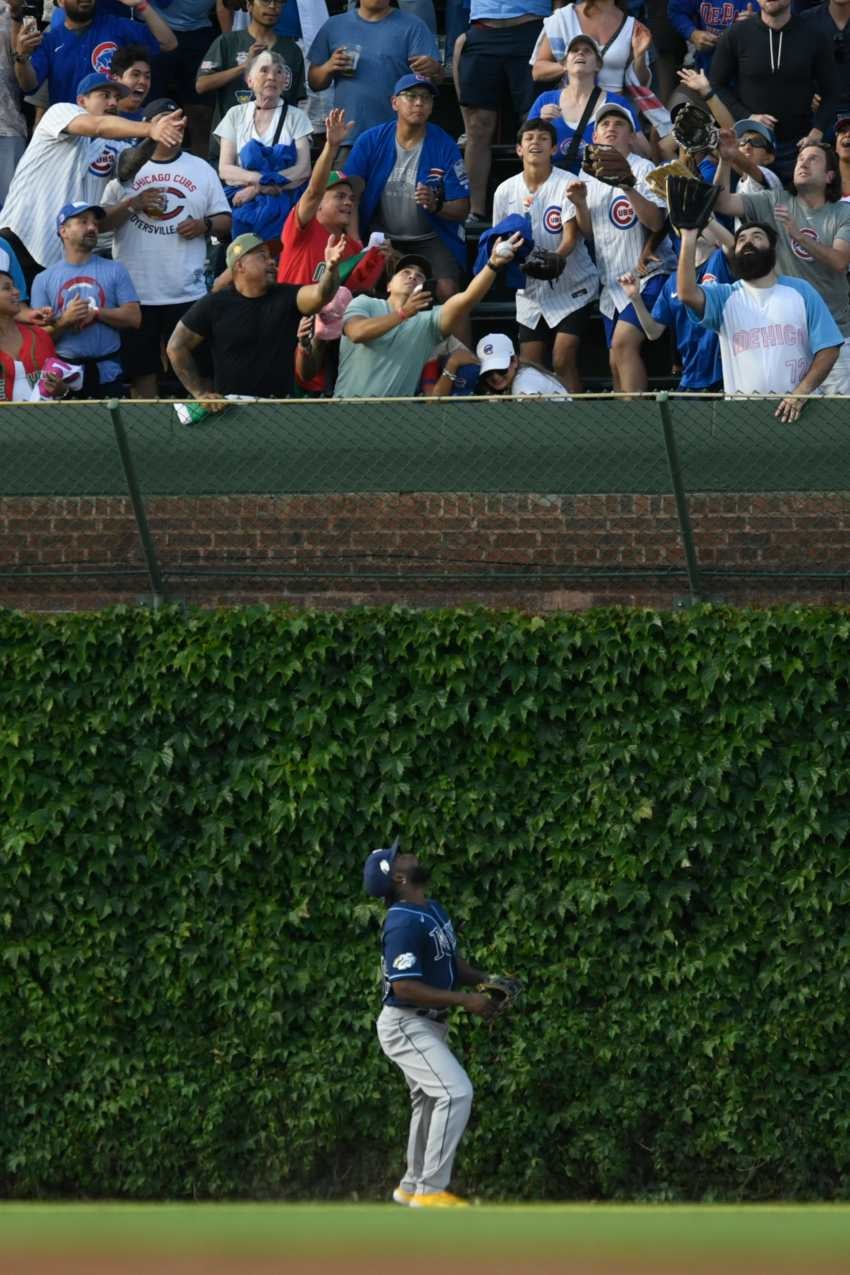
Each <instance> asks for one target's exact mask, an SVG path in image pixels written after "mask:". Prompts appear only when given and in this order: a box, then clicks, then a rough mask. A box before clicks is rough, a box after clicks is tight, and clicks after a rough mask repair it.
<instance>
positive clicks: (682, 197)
mask: <svg viewBox="0 0 850 1275" xmlns="http://www.w3.org/2000/svg"><path fill="white" fill-rule="evenodd" d="M719 194H720V187H719V186H709V184H708V182H700V181H693V180H692V179H690V178H687V177H668V178H667V207H668V208H669V209H670V222H671V224H672V226H673V227H674V229H676V230H703V229H704V228H705V227H706V226H707V225H708V223H709V222H710V221H711V215H712V213H713V212H714V205H715V204H716V203H717V196H718V195H719Z"/></svg>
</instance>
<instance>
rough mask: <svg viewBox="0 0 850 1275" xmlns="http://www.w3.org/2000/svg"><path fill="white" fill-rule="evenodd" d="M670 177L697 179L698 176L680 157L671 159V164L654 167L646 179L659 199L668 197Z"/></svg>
mask: <svg viewBox="0 0 850 1275" xmlns="http://www.w3.org/2000/svg"><path fill="white" fill-rule="evenodd" d="M668 177H684V178H685V180H686V181H695V180H696V176H695V174H694V173H692V172H691V170H690V168H688V166H687V164H683V163H682V161H681V160H680V159H671V160H670V162H669V164H659V166H658V168H653V170H652V172H651V173H647V174H646V177H645V178H644V181H645V182H646V184H647V186H649V188H650V190H651V191H652V193H653V194H654V195H657V196H658V198H659V199H666V198H667V178H668Z"/></svg>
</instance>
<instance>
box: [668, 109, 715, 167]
mask: <svg viewBox="0 0 850 1275" xmlns="http://www.w3.org/2000/svg"><path fill="white" fill-rule="evenodd" d="M673 136H674V137H675V139H676V141H677V142H678V143H679V145H680V146H681V147H683V149H684V150H686V151H688V153H689V154H690V153H691V152H692V151H713V150H716V149H717V140H718V137H719V130H718V128H717V125H716V124H715V122H714V119H713V118H712V116H711V115H709V113H708V111H706V110H703V108H702V107H701V106H697V105H696V103H695V102H685V103H684V105H682V106H680V107H679V109H678V111H677V112H676V118H675V119H674V120H673Z"/></svg>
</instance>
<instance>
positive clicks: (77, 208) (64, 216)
mask: <svg viewBox="0 0 850 1275" xmlns="http://www.w3.org/2000/svg"><path fill="white" fill-rule="evenodd" d="M84 212H93V213H94V215H95V217H97V219H98V221H103V219H104V217H105V216H106V209H105V208H101V206H100V204H64V205H63V206H62V207H61V208H60V209H59V214H58V216H57V218H56V230H57V232H58V230H59V227H60V226H64V225H65V222H66V221H70V220H71V218H72V217H81V216H82V214H83V213H84Z"/></svg>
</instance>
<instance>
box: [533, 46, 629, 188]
mask: <svg viewBox="0 0 850 1275" xmlns="http://www.w3.org/2000/svg"><path fill="white" fill-rule="evenodd" d="M565 65H566V74H565V76H564V80H563V83H562V85H561V86H560V87H559V88H556V89H552V90H550V91H548V92H546V93H541V94H540V96H539V97H538V98H537V99H536V101H535V102H534V103H533V105H532V107H531V110H530V111H529V112H528V115H529V119H544V120H549V122H550V123H551V124H554V126H555V132H556V133H557V134H558V150H557V154H556V155H555V156H554V157H553V163H554V165H555V167H556V168H564V169H567V171H568V172H571V173H577V172H578V171H579V169H580V168H581V159H582V155H583V153H584V148H585V146H586V145H587V143H588V142H592V141H593V129H594V124H595V115H596V112H597V110H599V108H600V107H602V106H604V105H605V104H606V103H608V104H609V105H610V104H612V103H614V104H616V105H617V106H625V107H626V109H627V110H628V111H629V112H631V110H632V107H631V105H630V103H629V102H627V101H626V99H625V98H624V97H621V96H620V94H619V93H613V92H611V90H610V89H603V88H600V87H599V85H598V84H597V82H596V81H597V76H598V75H599V72H600V70H601V69H602V54H601V52H600V49H599V45H598V44H597V43H596V41H595V40H594V39H593V37H592V36H589V35H577V36H575V37H574V38H573V39H572V40H571V41H570V43H569V46H568V48H567V55H566V58H565ZM593 94H596V96H595V99H594V100H593V102H592V104H591V108H590V112H589V114H588V116H587V119H586V121H585V127H584V129H583V130H582V135H581V137H580V138H579V144H578V147H573V148H572V153H571V143H572V141H573V138H574V137H575V133H576V129H577V128H578V126H579V124H580V123H581V121H582V119H583V118H584V115H585V111H586V109H587V105H588V103H589V102H590V100H591V97H592V95H593ZM634 136H635V150H636V151H637V152H638V153H639V154H641V155H646V156H649V155H650V153H651V152H650V149H649V143H648V142H647V140H646V138H645V137H644V135H643V134H642V133H635V135H634Z"/></svg>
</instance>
